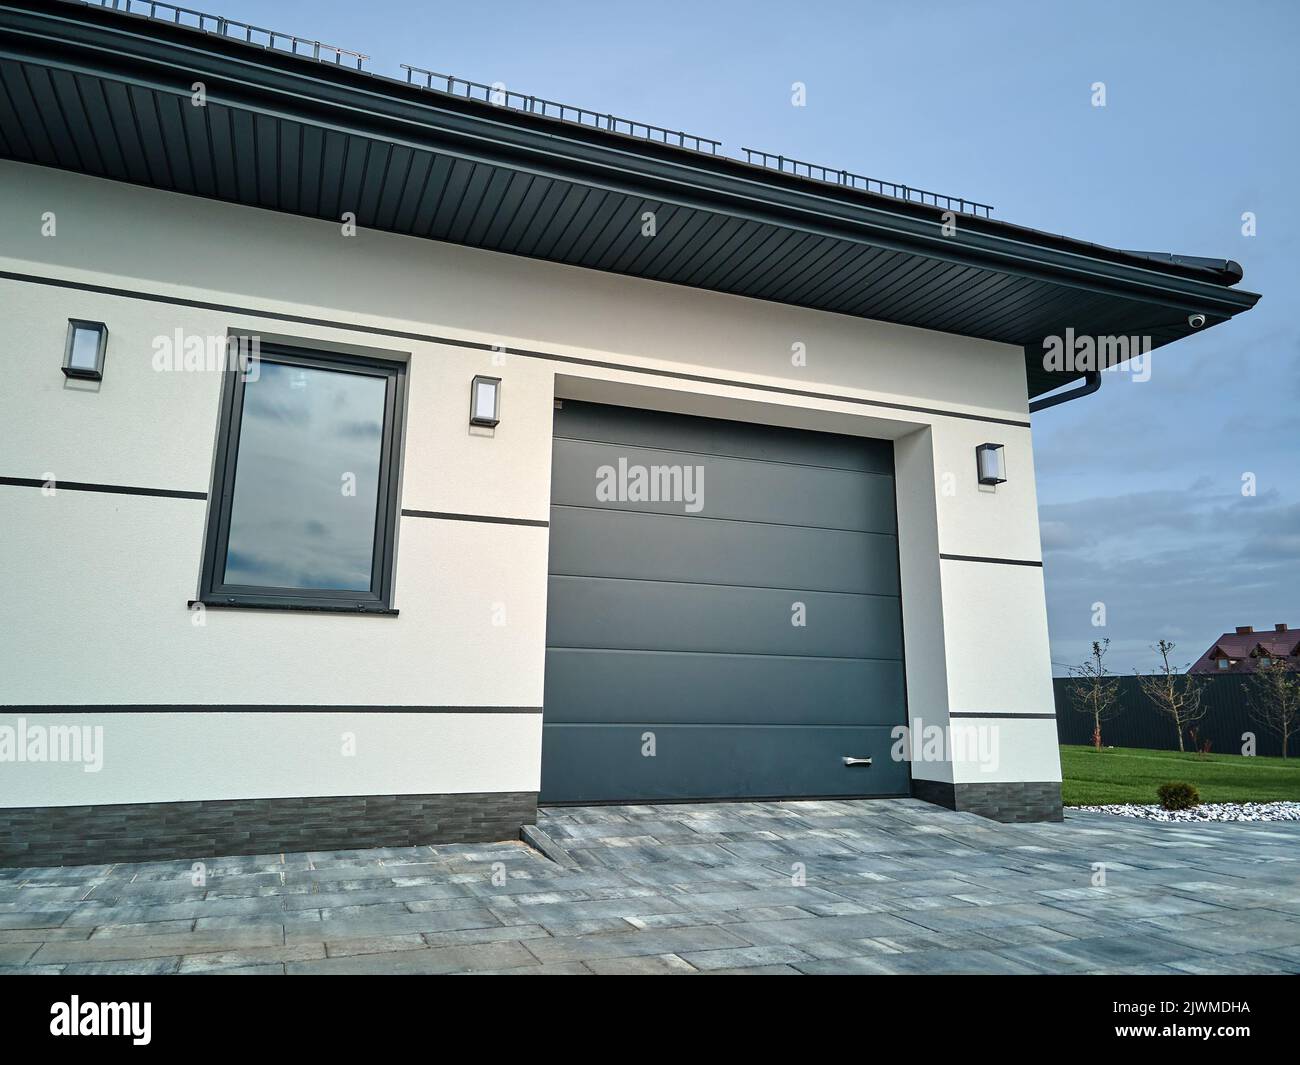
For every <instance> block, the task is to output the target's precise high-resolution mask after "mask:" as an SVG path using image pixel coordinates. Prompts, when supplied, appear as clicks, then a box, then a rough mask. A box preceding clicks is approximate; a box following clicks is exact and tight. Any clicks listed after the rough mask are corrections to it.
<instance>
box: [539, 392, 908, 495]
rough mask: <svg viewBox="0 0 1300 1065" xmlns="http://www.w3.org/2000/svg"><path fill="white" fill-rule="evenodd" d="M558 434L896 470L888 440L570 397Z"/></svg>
mask: <svg viewBox="0 0 1300 1065" xmlns="http://www.w3.org/2000/svg"><path fill="white" fill-rule="evenodd" d="M555 438H556V442H557V443H558V442H559V441H560V440H570V439H571V440H589V441H594V442H598V443H607V444H627V445H638V446H641V447H651V448H656V447H658V448H666V449H669V450H674V451H681V452H694V453H696V454H700V455H730V456H732V457H733V458H749V459H757V460H759V461H763V462H797V463H800V464H803V465H806V466H830V467H834V468H837V469H843V470H857V471H859V472H861V473H883V474H885V475H886V476H890V477H892V476H893V473H894V454H893V447H892V445H891V444H890V443H889V442H888V441H886V440H868V439H859V438H856V437H853V438H850V437H842V436H831V435H829V434H827V433H814V432H808V431H805V430H801V429H781V428H776V427H774V426H770V425H752V424H750V423H748V422H733V421H725V420H721V419H717V420H715V419H711V418H696V417H692V416H691V415H689V414H668V413H665V412H663V411H653V410H637V409H635V408H632V407H607V406H601V405H599V404H592V403H577V402H574V401H572V400H567V401H565V404H564V406H563V407H562V408H560V409H559V410H557V411H556V412H555Z"/></svg>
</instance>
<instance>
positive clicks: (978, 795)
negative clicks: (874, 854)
mask: <svg viewBox="0 0 1300 1065" xmlns="http://www.w3.org/2000/svg"><path fill="white" fill-rule="evenodd" d="M912 795H913V796H915V797H916V798H918V799H924V800H925V801H926V802H932V803H934V804H935V805H936V806H945V807H947V808H948V809H949V810H961V811H963V812H965V813H972V814H979V815H980V816H981V817H988V818H990V819H992V820H994V821H1004V822H1009V823H1019V822H1025V821H1062V820H1064V818H1065V814H1064V811H1063V809H1062V807H1061V784H1060V782H1059V781H1015V782H1013V783H1005V784H948V783H945V782H944V781H942V780H919V779H917V778H916V777H913V778H912Z"/></svg>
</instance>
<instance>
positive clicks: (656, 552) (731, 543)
mask: <svg viewBox="0 0 1300 1065" xmlns="http://www.w3.org/2000/svg"><path fill="white" fill-rule="evenodd" d="M551 545H552V546H551V572H552V573H554V574H566V575H581V576H591V577H624V578H636V579H642V580H656V579H657V580H664V581H687V582H694V583H712V584H736V585H747V586H751V587H767V588H798V589H804V590H808V591H842V592H854V593H859V594H874V595H897V594H898V545H897V542H896V540H895V539H894V537H892V536H884V535H881V534H879V533H860V532H845V531H843V530H839V529H796V528H791V527H790V526H786V525H755V524H753V523H750V522H736V521H717V520H713V519H706V518H688V517H681V516H678V515H666V514H636V513H631V512H627V511H613V510H598V509H594V508H592V509H585V508H574V507H553V508H552V509H551Z"/></svg>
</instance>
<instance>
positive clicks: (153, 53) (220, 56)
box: [0, 0, 1259, 397]
mask: <svg viewBox="0 0 1300 1065" xmlns="http://www.w3.org/2000/svg"><path fill="white" fill-rule="evenodd" d="M195 81H202V82H204V84H205V86H206V92H207V106H205V107H193V106H191V105H190V93H191V86H192V84H193V83H194V82H195ZM0 156H4V157H8V158H13V159H18V160H22V161H25V162H31V163H38V164H41V165H47V166H54V167H60V168H63V169H69V170H76V171H80V172H84V173H88V174H93V175H96V176H101V177H107V178H111V179H115V180H121V181H128V182H133V183H137V184H142V185H149V186H152V187H155V188H163V189H167V190H170V191H176V192H181V193H188V194H193V195H200V196H207V197H212V198H216V199H221V200H226V201H230V202H235V203H241V204H246V205H249V206H255V207H262V208H267V209H272V210H277V211H286V212H290V213H296V214H303V215H309V216H312V217H320V218H330V219H338V218H339V217H340V215H341V213H342V212H343V211H349V210H350V211H353V212H354V213H355V215H356V218H357V222H358V224H359V225H362V226H366V227H370V228H375V229H382V230H388V231H392V232H396V233H402V234H407V235H414V236H421V237H427V238H432V239H436V240H444V241H451V242H454V243H461V244H467V245H471V246H475V247H481V248H486V249H489V250H495V251H500V252H505V253H509V254H515V255H524V256H530V257H534V258H540V259H546V260H549V261H554V262H562V263H568V264H571V265H575V266H582V267H587V268H591V269H598V270H607V271H612V272H616V273H624V274H629V275H633V276H637V277H644V278H651V279H655V280H660V281H665V282H670V283H675V284H683V285H690V286H694V287H700V288H708V289H713V290H716V291H722V292H730V293H734V294H737V295H743V296H750V297H754V298H758V299H767V300H773V301H776V302H782V303H790V304H795V305H799V306H804V307H812V308H816V309H819V310H826V311H831V312H835V313H843V314H850V315H855V316H859V317H866V318H874V319H879V320H883V321H889V322H896V323H899V324H904V325H913V326H919V327H922V328H927V329H934V330H939V331H943V332H952V333H958V334H961V335H965V336H973V337H980V338H983V339H988V340H996V341H1000V342H1003V343H1011V344H1017V345H1020V346H1023V347H1024V348H1025V349H1026V376H1027V385H1028V390H1029V395H1030V396H1031V397H1032V396H1036V395H1040V394H1042V393H1044V392H1048V391H1051V390H1052V389H1055V388H1057V387H1059V386H1061V385H1062V384H1065V383H1067V382H1068V381H1070V380H1073V379H1075V378H1077V377H1079V376H1081V373H1076V374H1068V373H1066V374H1062V373H1049V372H1047V371H1045V370H1044V369H1043V365H1042V358H1041V344H1042V341H1043V338H1045V337H1047V336H1052V335H1062V334H1063V333H1064V331H1065V330H1066V329H1067V328H1073V330H1074V331H1075V333H1076V334H1077V335H1103V336H1149V337H1150V338H1151V346H1152V347H1157V346H1160V345H1162V344H1166V343H1170V342H1172V341H1173V340H1176V339H1179V338H1180V337H1182V336H1185V335H1187V334H1188V333H1191V332H1193V331H1194V328H1193V327H1192V326H1191V325H1190V324H1189V321H1188V319H1189V317H1190V316H1191V315H1193V314H1203V315H1205V319H1206V326H1207V327H1208V326H1210V325H1214V324H1218V323H1220V322H1223V321H1226V320H1227V319H1228V318H1230V317H1232V316H1233V315H1234V314H1237V313H1240V312H1241V311H1244V310H1247V309H1249V308H1250V307H1252V306H1253V305H1254V304H1255V302H1256V301H1257V300H1258V299H1259V297H1258V296H1257V295H1255V294H1254V293H1249V292H1244V291H1240V290H1235V289H1233V288H1231V287H1230V286H1231V285H1232V284H1234V283H1235V282H1236V281H1237V280H1239V279H1240V277H1241V270H1240V267H1239V266H1237V264H1235V263H1225V262H1223V261H1216V260H1199V259H1190V258H1188V257H1180V256H1165V255H1161V254H1159V253H1133V252H1122V251H1118V250H1116V249H1111V248H1103V247H1100V246H1097V245H1092V244H1088V243H1085V242H1081V241H1075V240H1071V239H1069V238H1065V237H1059V236H1055V235H1051V234H1045V233H1040V232H1037V231H1035V230H1030V229H1026V228H1024V227H1019V226H1014V225H1010V224H1008V223H1005V222H1000V221H993V220H990V219H984V218H974V217H966V216H962V217H961V218H960V219H959V221H958V230H957V233H956V234H955V235H952V236H945V235H944V234H943V233H942V231H941V228H940V227H941V223H942V220H943V212H942V211H941V210H940V209H938V208H935V207H929V206H923V205H921V204H916V203H907V202H903V201H900V200H897V199H894V198H892V197H888V196H880V195H875V194H872V193H869V192H865V191H860V190H857V189H853V188H847V187H839V186H836V185H832V184H827V183H823V182H819V181H812V180H808V179H807V178H805V177H798V176H795V175H792V174H789V173H781V172H778V171H775V170H773V169H769V168H765V167H762V166H759V165H750V164H747V163H744V162H741V161H739V160H733V159H729V158H726V157H723V156H720V155H711V154H705V153H701V152H696V151H691V150H689V149H682V148H678V147H676V146H673V145H667V144H658V143H651V142H647V141H645V140H642V139H639V138H634V137H630V136H627V135H623V134H620V133H617V132H611V131H608V130H604V129H591V128H587V127H579V126H575V125H572V124H561V123H559V122H558V121H555V120H553V119H547V118H546V117H544V116H540V115H532V114H528V113H524V112H518V111H507V110H505V109H503V108H500V107H496V106H493V105H492V104H488V103H483V102H480V101H477V100H467V99H464V98H458V97H451V96H447V95H445V94H442V93H436V92H430V91H428V90H426V89H421V88H418V87H413V86H409V85H406V84H405V83H403V82H401V81H398V80H396V79H388V78H383V77H379V76H377V75H373V74H369V73H367V72H365V71H358V70H355V69H349V68H347V67H343V66H335V65H333V64H328V65H327V64H325V63H321V62H314V61H312V60H311V59H308V58H305V57H300V56H295V55H291V54H286V53H284V52H280V51H275V50H271V49H267V48H263V47H257V46H250V45H248V44H245V43H244V42H242V41H235V40H231V39H229V38H225V37H218V36H216V35H215V34H212V33H203V32H200V31H198V30H194V29H190V28H187V27H177V26H171V25H168V24H160V23H157V22H151V21H149V20H147V19H144V18H142V17H139V16H125V15H123V14H121V13H120V12H114V11H111V10H104V9H101V8H98V7H88V6H81V5H75V4H71V3H68V2H67V0H29V2H27V3H25V4H22V5H18V4H15V3H13V2H11V0H0ZM645 211H653V212H654V213H655V215H656V221H657V229H658V235H657V236H656V237H655V239H653V240H647V239H645V238H644V237H642V236H641V231H640V225H641V217H642V215H643V213H644V212H645Z"/></svg>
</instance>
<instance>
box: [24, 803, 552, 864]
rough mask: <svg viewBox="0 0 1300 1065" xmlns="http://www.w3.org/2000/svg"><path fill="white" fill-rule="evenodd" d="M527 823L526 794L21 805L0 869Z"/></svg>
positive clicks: (291, 847) (531, 818)
mask: <svg viewBox="0 0 1300 1065" xmlns="http://www.w3.org/2000/svg"><path fill="white" fill-rule="evenodd" d="M536 820H537V793H536V792H535V791H493V792H464V793H455V794H436V795H326V796H319V797H310V798H284V799H211V800H204V801H201V802H148V803H122V804H114V805H105V806H35V807H22V808H18V809H7V810H5V811H4V817H3V818H0V866H5V867H9V868H13V867H15V866H17V867H29V866H30V867H35V866H51V865H102V864H105V863H108V862H148V861H167V860H170V859H183V860H184V861H185V862H187V863H188V862H192V861H196V860H200V859H204V858H215V857H220V856H222V855H233V854H276V853H283V852H285V851H323V850H353V849H358V848H362V847H419V846H425V845H428V844H431V843H490V842H496V841H499V840H516V839H519V834H520V832H521V831H522V829H523V827H524V825H531V824H534V823H535V822H536Z"/></svg>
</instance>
